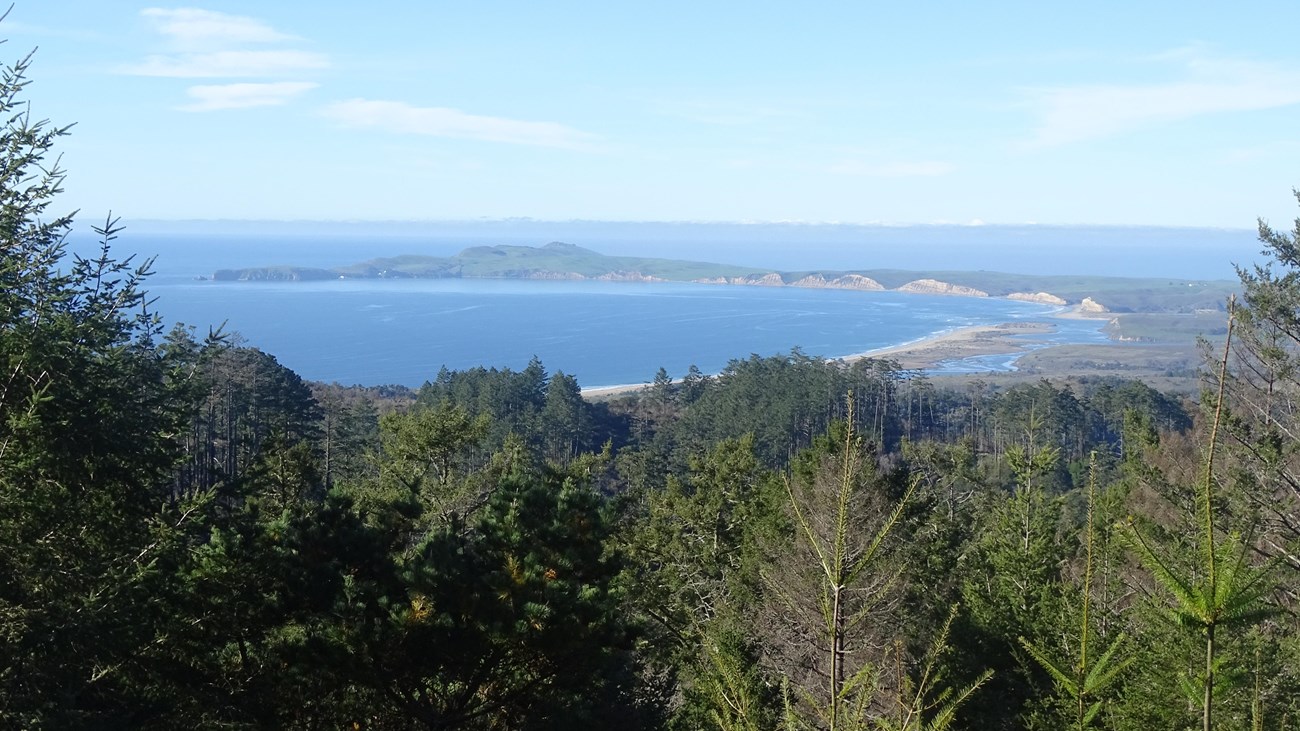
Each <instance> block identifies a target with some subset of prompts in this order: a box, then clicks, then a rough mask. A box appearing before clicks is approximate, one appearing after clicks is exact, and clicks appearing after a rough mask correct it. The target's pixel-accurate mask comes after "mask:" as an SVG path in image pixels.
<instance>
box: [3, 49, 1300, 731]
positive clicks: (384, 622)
mask: <svg viewBox="0 0 1300 731" xmlns="http://www.w3.org/2000/svg"><path fill="white" fill-rule="evenodd" d="M11 71H12V73H11V74H10V75H9V76H8V77H6V80H5V82H4V85H3V89H2V90H0V91H2V93H0V109H2V111H3V112H4V115H3V117H4V119H6V120H8V121H7V123H6V126H5V127H4V129H3V130H2V131H0V135H2V136H3V145H0V156H3V165H0V191H2V192H3V195H2V196H0V578H2V579H3V580H2V581H0V725H3V726H5V727H11V728H139V729H149V728H158V729H174V728H183V727H190V728H250V729H251V728H301V729H317V728H353V729H357V728H367V729H552V728H554V729H578V728H619V729H623V730H625V731H628V730H630V729H638V728H645V729H708V728H713V729H726V730H732V729H778V728H780V729H909V730H917V731H919V730H921V729H1064V728H1071V729H1088V728H1093V729H1128V730H1133V731H1137V730H1140V729H1185V728H1195V727H1199V728H1203V729H1206V730H1207V731H1208V729H1211V728H1213V729H1243V730H1244V729H1261V728H1289V727H1291V726H1293V725H1295V724H1296V723H1297V722H1298V719H1300V676H1298V673H1300V670H1298V668H1300V647H1298V646H1297V645H1298V643H1300V639H1298V638H1300V632H1297V627H1296V617H1295V614H1294V609H1295V597H1296V596H1297V591H1298V590H1300V558H1297V556H1298V555H1300V554H1297V549H1298V548H1300V546H1298V545H1297V541H1298V539H1300V470H1298V469H1297V444H1298V443H1297V440H1296V438H1295V431H1294V430H1295V429H1296V428H1297V417H1296V414H1295V412H1294V404H1295V399H1296V397H1297V395H1300V384H1298V383H1297V381H1296V374H1297V365H1300V360H1298V359H1297V352H1296V343H1297V338H1298V337H1300V248H1298V247H1300V242H1298V241H1297V236H1300V222H1298V223H1297V230H1296V232H1295V233H1282V232H1275V231H1273V230H1271V229H1268V228H1267V227H1262V230H1261V238H1262V240H1263V242H1264V244H1265V245H1266V246H1267V247H1268V248H1269V250H1270V251H1271V252H1272V254H1273V263H1272V264H1271V266H1270V267H1268V268H1262V269H1257V270H1253V271H1250V272H1246V273H1244V275H1243V279H1242V286H1243V289H1244V292H1245V296H1244V298H1243V300H1242V301H1241V302H1239V303H1236V304H1235V305H1234V306H1231V307H1230V308H1229V316H1230V318H1231V320H1230V327H1229V330H1228V332H1227V333H1226V340H1227V346H1226V348H1225V349H1224V350H1223V351H1221V352H1218V351H1214V352H1211V351H1210V349H1209V348H1208V347H1207V352H1206V378H1205V384H1206V390H1205V392H1204V394H1203V395H1202V396H1201V397H1200V398H1199V400H1198V401H1196V402H1191V401H1187V400H1185V399H1183V398H1180V397H1176V396H1171V395H1166V394H1162V393H1160V392H1158V391H1156V390H1154V389H1152V388H1150V387H1148V386H1146V385H1144V384H1142V383H1139V382H1133V381H1119V380H1105V379H1103V380H1076V381H1074V382H1070V383H1052V382H1047V381H1043V382H1039V383H1036V384H1030V385H1022V386H1016V387H1013V388H1008V389H1003V390H996V389H992V388H990V387H987V386H983V385H981V384H978V383H976V384H975V385H972V386H962V387H951V386H948V385H945V383H944V382H942V381H939V380H930V379H927V378H925V377H923V376H922V375H921V374H919V373H916V372H910V371H905V370H902V369H900V368H899V367H898V366H897V365H896V364H894V363H892V362H890V361H888V360H863V361H859V362H855V363H853V364H851V365H849V364H845V363H841V362H838V361H825V360H821V359H818V358H812V357H808V356H805V355H803V354H802V353H800V352H798V351H795V352H792V353H789V354H782V355H775V356H771V357H759V356H752V357H749V358H747V359H740V360H735V361H733V362H732V363H731V364H730V365H729V366H728V367H727V368H726V369H725V370H724V371H723V372H722V373H720V374H718V375H716V376H706V375H704V374H702V373H700V372H698V371H697V370H694V369H692V371H691V372H688V373H686V374H675V375H678V376H680V378H679V379H678V380H676V381H674V379H673V378H671V377H670V374H668V373H665V372H663V371H662V370H661V371H660V373H659V374H658V375H657V376H656V377H655V378H654V381H653V383H651V384H650V385H649V386H648V387H647V388H645V389H644V390H642V391H640V392H638V393H635V394H632V395H629V396H626V397H623V398H620V399H615V400H612V401H608V402H602V403H593V402H591V401H588V400H586V399H584V398H583V397H582V395H581V392H580V390H579V384H578V383H577V382H576V381H575V380H574V379H573V378H572V377H570V376H568V375H566V374H563V373H549V372H547V370H546V369H545V366H544V364H542V363H540V362H537V361H534V362H533V363H531V364H530V365H529V366H528V367H527V368H525V369H523V370H522V371H518V372H516V371H511V370H508V369H506V370H499V369H494V368H486V367H485V368H476V369H471V370H466V371H458V372H452V371H446V370H443V371H442V372H436V373H430V377H429V381H428V382H427V383H426V384H425V385H424V386H423V387H421V388H419V389H417V390H415V391H411V390H408V389H403V388H344V387H340V386H338V385H331V384H318V383H308V382H304V381H303V380H302V379H301V378H299V377H298V376H297V375H296V374H295V373H293V372H292V371H290V370H288V369H286V368H284V367H283V366H281V365H280V364H279V363H278V362H277V361H276V359H275V358H274V356H273V355H271V354H267V353H263V352H260V351H258V350H256V349H252V348H248V347H244V346H242V345H240V344H239V343H238V342H237V338H235V337H233V336H231V335H229V334H224V333H219V332H218V333H199V332H195V331H194V330H191V329H186V328H183V327H182V328H177V329H175V330H172V331H170V332H163V331H161V328H160V325H159V319H158V318H157V317H156V315H155V314H154V312H153V311H152V307H151V301H150V299H149V297H148V295H147V284H148V279H147V274H148V264H147V263H145V262H135V261H132V260H130V259H126V260H118V259H116V258H115V256H116V252H117V251H118V250H119V249H125V250H129V249H130V245H129V240H128V241H125V242H115V241H114V240H115V239H116V238H117V236H118V234H119V233H120V232H121V229H120V227H119V225H118V224H117V222H116V221H114V220H111V219H110V220H108V221H107V222H106V223H105V224H104V225H103V226H102V227H101V228H100V229H98V231H99V232H100V235H101V236H102V238H103V242H104V246H103V252H102V255H100V256H99V257H97V258H95V259H92V260H84V259H79V258H75V257H69V256H67V255H65V251H64V242H65V239H66V237H67V235H68V233H69V231H70V228H71V225H72V220H71V218H70V217H68V216H65V215H63V214H62V213H61V212H60V211H59V210H58V208H57V206H58V202H59V201H58V193H59V192H60V191H59V188H60V185H61V182H62V173H61V171H60V170H59V169H58V166H57V164H55V161H56V160H57V152H56V151H55V150H54V145H55V143H56V142H57V141H58V139H59V138H60V137H61V136H62V135H64V134H65V133H66V131H67V130H66V129H65V128H58V127H55V126H52V125H49V124H47V123H42V122H37V121H35V119H36V118H34V117H31V116H29V114H28V113H27V111H26V102H25V100H24V99H23V96H22V91H23V87H24V80H23V73H24V71H25V64H24V63H20V64H18V65H17V67H15V68H14V69H12V70H11ZM110 244H112V246H113V248H111V249H110ZM647 366H648V369H653V367H654V365H653V364H647Z"/></svg>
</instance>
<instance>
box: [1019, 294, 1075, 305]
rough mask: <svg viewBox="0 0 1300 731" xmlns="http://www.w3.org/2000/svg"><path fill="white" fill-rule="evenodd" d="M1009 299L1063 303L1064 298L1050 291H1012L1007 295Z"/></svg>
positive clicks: (1047, 303)
mask: <svg viewBox="0 0 1300 731" xmlns="http://www.w3.org/2000/svg"><path fill="white" fill-rule="evenodd" d="M1007 299H1009V300H1019V301H1021V302H1037V303H1038V304H1040V305H1063V304H1066V302H1065V300H1064V299H1062V298H1060V297H1057V296H1056V295H1054V294H1051V293H1050V292H1012V293H1011V294H1009V295H1007Z"/></svg>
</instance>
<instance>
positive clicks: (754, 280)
mask: <svg viewBox="0 0 1300 731" xmlns="http://www.w3.org/2000/svg"><path fill="white" fill-rule="evenodd" d="M693 281H695V282H698V283H699V284H745V285H750V286H757V287H784V286H786V284H785V280H784V279H782V278H781V275H780V274H777V273H776V272H768V273H767V274H746V275H745V276H743V277H705V278H703V279H695V280H693Z"/></svg>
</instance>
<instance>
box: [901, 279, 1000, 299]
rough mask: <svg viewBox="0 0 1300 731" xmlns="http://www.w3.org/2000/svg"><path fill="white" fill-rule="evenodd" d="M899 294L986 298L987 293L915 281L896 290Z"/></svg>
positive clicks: (925, 280)
mask: <svg viewBox="0 0 1300 731" xmlns="http://www.w3.org/2000/svg"><path fill="white" fill-rule="evenodd" d="M898 291H899V292H912V293H914V294H952V295H959V296H962V297H988V296H989V293H988V292H985V291H983V290H979V289H975V288H974V287H964V286H962V285H960V284H949V283H948V282H940V281H939V280H937V279H917V280H915V281H912V282H908V283H907V284H904V285H903V286H901V287H899V288H898Z"/></svg>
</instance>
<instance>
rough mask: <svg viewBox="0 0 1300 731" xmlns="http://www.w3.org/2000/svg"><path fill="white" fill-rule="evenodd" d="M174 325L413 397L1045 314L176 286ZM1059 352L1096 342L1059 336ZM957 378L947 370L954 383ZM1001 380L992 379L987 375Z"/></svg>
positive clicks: (643, 289) (783, 301)
mask: <svg viewBox="0 0 1300 731" xmlns="http://www.w3.org/2000/svg"><path fill="white" fill-rule="evenodd" d="M151 292H152V294H154V295H155V296H156V297H157V298H158V301H157V310H158V311H159V312H161V313H163V314H164V316H165V318H166V319H167V320H168V321H170V322H178V321H179V322H184V323H187V324H192V325H196V326H197V327H198V329H199V331H200V333H202V332H206V330H207V328H208V327H209V326H211V325H219V324H222V323H224V325H225V328H226V329H227V330H228V331H235V332H238V333H240V335H241V336H242V337H244V338H245V339H246V340H247V342H248V344H250V345H253V346H256V347H259V348H261V349H263V350H265V351H267V352H270V353H272V354H274V355H275V356H276V357H277V358H278V359H279V360H280V361H281V362H282V363H284V364H285V365H287V366H289V367H290V368H293V369H294V370H295V371H297V372H298V373H299V374H300V375H302V376H303V377H305V378H309V379H313V380H321V381H338V382H340V383H345V384H352V383H361V384H369V385H373V384H381V383H400V384H405V385H409V386H418V385H419V384H421V383H423V382H424V381H426V380H431V379H433V378H434V377H435V376H436V375H437V372H438V369H439V368H441V367H443V366H446V367H447V368H451V369H453V370H458V369H464V368H470V367H473V366H478V365H482V366H489V367H491V366H495V367H509V368H514V369H519V368H522V367H524V366H525V365H527V363H528V361H529V359H530V358H532V357H534V356H536V357H538V358H540V359H541V360H542V362H543V363H544V364H545V365H546V367H547V369H548V370H550V371H552V372H553V371H557V370H559V371H564V372H565V373H569V374H572V375H574V376H576V377H577V378H578V381H579V383H580V384H582V385H583V386H604V385H616V384H628V383H644V382H648V381H650V380H651V379H652V378H653V376H654V373H655V371H656V369H658V368H659V367H660V366H662V367H664V368H665V369H667V371H668V372H669V374H671V375H673V376H674V377H680V376H682V375H684V374H685V373H686V371H687V369H688V368H689V367H690V366H691V365H696V366H697V367H699V368H700V369H701V370H702V371H704V372H705V373H716V372H718V371H720V370H721V369H722V368H723V367H724V366H725V365H726V364H727V362H728V361H729V360H730V359H732V358H744V357H748V356H749V355H750V354H752V353H757V354H760V355H772V354H776V353H785V352H789V351H790V350H791V349H792V348H796V347H797V348H800V349H801V350H802V351H803V352H805V353H807V354H808V355H816V356H825V357H835V356H842V355H849V354H853V353H860V352H864V351H868V350H872V349H875V348H880V347H885V346H889V345H895V344H898V343H903V342H909V341H912V340H916V339H919V338H923V337H926V336H928V335H932V334H935V333H939V332H943V331H946V330H950V329H953V328H958V327H964V326H968V325H978V324H987V323H997V322H1008V321H1016V320H1042V319H1044V318H1046V317H1048V316H1049V315H1050V314H1051V313H1052V312H1053V311H1054V309H1053V308H1050V307H1044V306H1042V305H1034V304H1028V303H1020V302H1011V301H1007V300H1000V299H979V298H960V297H939V296H925V295H913V294H904V293H898V292H851V291H837V290H807V289H793V288H789V289H772V288H764V287H735V286H718V285H695V284H676V283H673V284H668V283H654V284H631V283H610V282H546V281H512V280H423V281H357V280H345V281H327V282H293V283H235V282H222V283H218V282H206V281H190V282H185V283H180V282H173V283H169V284H163V285H160V286H155V287H153V288H152V289H151ZM1058 322H1060V323H1061V324H1063V325H1065V326H1066V328H1067V329H1066V330H1064V331H1058V333H1057V335H1056V337H1058V338H1063V339H1064V340H1065V341H1070V342H1078V341H1080V340H1090V339H1094V338H1100V337H1101V336H1100V334H1099V333H1097V327H1098V323H1095V322H1091V323H1089V322H1084V323H1082V326H1080V324H1078V321H1058ZM966 367H969V366H963V365H961V364H954V366H953V368H954V369H962V368H966ZM1003 367H1005V366H1000V365H993V366H990V369H992V370H997V369H1000V368H1003Z"/></svg>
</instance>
